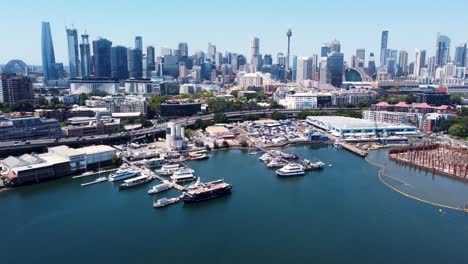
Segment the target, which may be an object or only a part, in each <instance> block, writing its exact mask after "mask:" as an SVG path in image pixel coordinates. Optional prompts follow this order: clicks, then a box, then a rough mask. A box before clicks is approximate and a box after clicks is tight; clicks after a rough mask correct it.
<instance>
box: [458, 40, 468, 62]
mask: <svg viewBox="0 0 468 264" xmlns="http://www.w3.org/2000/svg"><path fill="white" fill-rule="evenodd" d="M466 53H467V50H466V43H465V44H461V45H458V46H456V47H455V65H456V66H457V67H466V66H467V64H466V59H467V58H466V56H467V54H466Z"/></svg>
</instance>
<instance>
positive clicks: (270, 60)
mask: <svg viewBox="0 0 468 264" xmlns="http://www.w3.org/2000/svg"><path fill="white" fill-rule="evenodd" d="M272 64H273V58H272V57H271V54H265V55H264V56H263V65H272Z"/></svg>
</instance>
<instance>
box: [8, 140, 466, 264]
mask: <svg viewBox="0 0 468 264" xmlns="http://www.w3.org/2000/svg"><path fill="white" fill-rule="evenodd" d="M287 151H288V152H294V153H297V154H299V155H300V156H301V157H304V158H314V157H317V158H319V159H321V160H323V161H325V162H326V163H327V164H329V163H332V164H333V167H327V168H325V169H324V170H323V171H314V172H309V173H307V174H306V175H305V176H304V177H294V178H287V179H284V178H279V177H277V176H276V175H275V174H274V171H273V170H270V169H267V168H266V167H265V165H264V164H263V163H261V162H259V161H258V156H252V155H248V154H247V153H246V152H242V151H236V150H234V151H229V152H219V153H215V154H214V155H213V157H212V158H210V159H209V160H206V161H197V162H190V163H189V165H190V166H191V167H192V168H194V169H195V170H196V172H197V175H198V176H201V177H202V179H203V180H214V179H219V178H224V179H225V180H226V181H227V182H229V183H232V184H233V186H234V187H233V194H232V195H231V196H227V197H223V198H220V199H217V200H213V201H209V202H205V203H201V204H197V205H190V206H187V205H183V204H182V203H180V204H176V205H173V206H170V207H167V208H163V209H159V210H158V209H153V208H152V201H153V199H156V198H160V197H164V196H167V197H174V196H176V195H178V194H179V193H178V192H177V191H175V190H171V191H169V192H165V193H162V194H159V195H157V196H155V197H151V196H149V195H147V194H146V191H147V189H148V188H149V186H150V185H147V186H142V187H141V188H136V189H133V190H127V191H121V192H119V191H118V190H117V186H115V185H112V184H111V183H108V182H105V183H101V184H97V185H93V186H89V187H85V188H82V187H80V183H82V182H86V181H89V180H91V179H71V178H65V179H60V180H57V181H53V182H48V183H43V184H39V185H33V186H26V187H21V188H17V189H14V190H12V191H7V192H3V193H0V208H1V209H2V214H1V217H0V224H1V228H2V231H1V232H0V249H1V250H0V252H1V253H2V254H1V255H2V256H1V258H0V260H1V263H113V264H117V263H446V262H450V263H468V255H467V254H466V247H467V246H468V215H465V214H464V213H461V212H455V211H444V213H438V208H435V207H433V206H429V205H426V204H423V203H419V202H417V201H414V200H411V199H408V198H406V197H404V196H402V195H400V194H398V193H396V192H394V191H392V190H390V189H389V188H388V187H386V186H385V185H383V184H382V183H381V182H380V181H379V179H378V177H377V173H378V168H376V167H374V166H373V165H371V164H369V163H367V162H366V161H365V160H364V159H362V158H360V157H357V156H355V155H353V154H351V153H348V152H346V151H345V150H341V149H338V150H337V149H333V148H331V147H309V146H303V147H293V148H289V149H287ZM385 157H386V154H385V152H384V151H379V152H375V153H371V155H370V158H371V159H373V160H378V161H380V162H385ZM390 166H393V168H392V172H394V173H396V174H398V176H399V177H403V178H404V179H405V180H407V181H408V182H409V185H403V184H400V185H401V186H399V187H401V188H406V189H405V190H409V191H413V192H414V193H417V194H421V195H425V196H427V197H428V198H431V199H442V200H444V201H447V202H451V203H454V204H456V205H459V204H463V203H466V202H467V201H465V200H467V193H468V185H467V184H465V183H460V182H458V181H454V180H451V179H447V178H444V177H439V176H435V177H433V176H431V175H425V174H424V173H421V172H419V171H416V172H414V171H413V172H414V173H413V172H410V171H409V169H408V168H405V167H403V166H399V165H395V164H392V165H390V164H389V167H390ZM389 171H390V169H389ZM152 184H156V181H155V182H153V183H152ZM395 184H398V183H397V182H395ZM410 186H413V187H410ZM436 187H437V188H438V189H437V188H436Z"/></svg>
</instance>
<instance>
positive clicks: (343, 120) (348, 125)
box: [307, 116, 413, 129]
mask: <svg viewBox="0 0 468 264" xmlns="http://www.w3.org/2000/svg"><path fill="white" fill-rule="evenodd" d="M307 119H308V120H317V121H319V122H321V123H325V124H327V125H328V126H332V127H335V128H337V129H374V128H375V126H376V122H374V121H369V120H364V119H359V118H352V117H344V116H308V117H307ZM377 127H378V128H395V127H398V128H413V127H411V126H406V125H395V124H390V123H383V122H377Z"/></svg>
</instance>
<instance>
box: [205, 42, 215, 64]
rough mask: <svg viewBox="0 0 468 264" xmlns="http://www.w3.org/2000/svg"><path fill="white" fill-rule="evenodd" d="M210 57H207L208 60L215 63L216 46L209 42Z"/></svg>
mask: <svg viewBox="0 0 468 264" xmlns="http://www.w3.org/2000/svg"><path fill="white" fill-rule="evenodd" d="M207 55H208V57H207V58H206V59H207V60H208V61H210V62H211V63H214V62H215V57H216V46H215V45H213V44H211V42H210V43H208V54H207Z"/></svg>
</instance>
